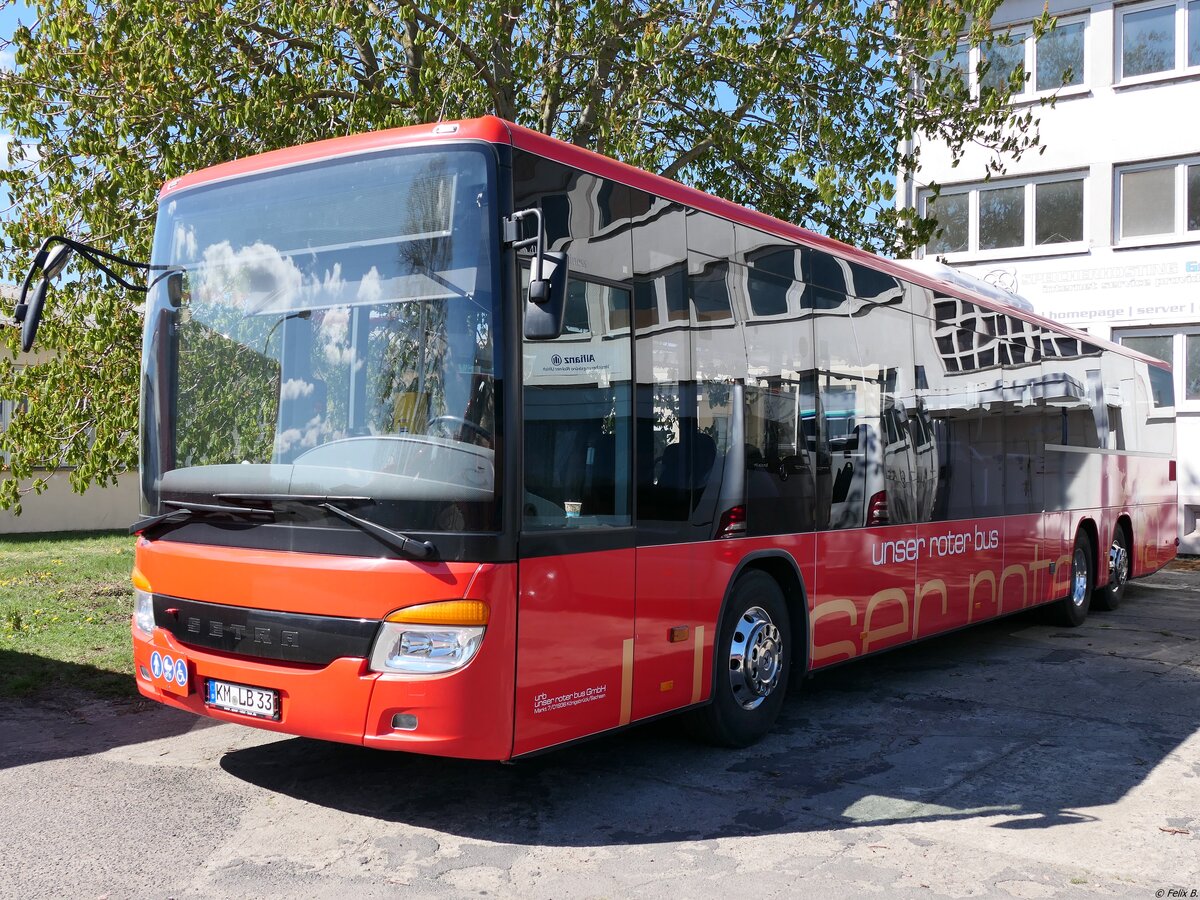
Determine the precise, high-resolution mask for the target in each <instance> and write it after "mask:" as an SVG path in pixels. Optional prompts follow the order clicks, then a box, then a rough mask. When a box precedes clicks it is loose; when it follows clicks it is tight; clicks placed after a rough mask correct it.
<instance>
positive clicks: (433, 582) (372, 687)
mask: <svg viewBox="0 0 1200 900" xmlns="http://www.w3.org/2000/svg"><path fill="white" fill-rule="evenodd" d="M136 565H137V567H138V569H139V570H140V571H141V572H142V573H143V574H144V575H146V577H147V579H148V580H149V582H150V586H151V589H152V590H154V591H155V592H156V593H160V594H169V595H172V596H178V597H184V598H187V599H192V600H200V601H205V602H210V603H226V604H231V605H236V606H248V607H255V608H260V609H273V610H281V611H287V612H298V613H308V614H314V615H330V616H352V617H363V618H378V619H382V618H383V617H384V616H386V615H387V614H388V613H390V612H392V611H394V610H396V609H399V608H403V607H406V606H413V605H416V604H419V603H426V602H430V601H434V600H445V599H457V598H459V597H462V596H464V594H465V595H467V596H470V597H471V598H473V599H478V600H483V601H485V602H487V604H488V606H489V609H490V619H489V623H488V628H487V631H486V632H485V634H484V639H483V643H482V644H481V646H480V649H479V652H478V654H477V655H476V657H475V659H473V660H472V661H471V662H470V663H469V664H468V665H467V666H466V667H465V668H464V669H462V670H460V671H457V672H451V673H448V674H445V675H436V676H400V675H388V676H382V675H380V674H378V673H375V672H370V671H368V670H367V661H366V660H364V659H351V658H344V659H337V660H334V661H333V662H331V663H330V664H329V665H326V666H312V665H300V664H288V663H280V662H277V661H274V660H260V659H248V658H244V657H239V656H235V655H232V654H228V653H221V652H216V651H210V650H204V649H200V648H195V647H189V646H185V645H184V644H182V643H180V642H179V641H177V640H176V639H175V638H174V637H173V636H172V635H170V634H169V633H168V632H166V631H164V630H163V629H161V628H158V629H155V631H154V635H153V636H152V637H151V638H150V639H146V637H145V636H144V635H142V634H141V633H140V632H138V631H136V630H135V631H134V633H133V646H134V660H135V663H136V666H138V667H144V668H146V669H147V670H149V669H150V655H151V654H152V653H153V651H154V650H156V649H157V650H159V651H161V652H164V653H170V654H171V655H172V656H173V657H175V658H180V657H183V658H185V659H186V660H187V661H188V667H189V676H190V677H189V682H190V685H189V686H190V691H189V693H188V695H187V696H182V697H180V696H173V695H172V694H170V693H167V692H165V691H164V690H163V689H161V688H160V687H158V686H156V685H155V684H154V683H151V682H147V681H145V680H143V679H142V678H141V677H140V676H139V677H138V680H137V683H138V689H139V690H140V691H141V692H142V693H143V694H144V695H145V696H147V697H151V698H152V699H155V700H158V701H160V702H162V703H166V704H168V705H170V706H175V707H177V708H180V709H186V710H189V711H190V712H193V713H196V714H197V715H205V716H210V717H212V718H217V719H225V720H228V721H231V722H238V723H241V724H244V725H251V726H254V727H257V728H265V729H267V730H270V731H279V732H284V733H287V734H297V735H303V736H305V737H311V738H318V739H321V740H331V741H342V742H346V743H354V744H362V743H366V744H369V745H371V746H376V747H382V748H385V749H393V750H407V751H410V752H416V753H433V754H437V755H440V756H459V757H468V758H473V759H507V758H508V757H509V755H510V754H511V751H512V696H513V679H514V674H513V654H514V653H515V635H516V566H515V565H513V564H507V565H493V564H484V565H480V564H479V563H426V562H419V561H407V560H388V559H362V558H358V557H339V556H322V555H317V554H304V553H285V552H278V551H265V550H246V549H239V548H226V547H211V546H198V545H191V544H182V543H168V542H163V541H157V542H150V541H146V540H140V541H139V542H138V544H137V549H136ZM468 588H469V591H468ZM206 678H217V679H220V680H223V681H231V682H234V683H237V684H245V685H250V686H253V687H262V688H269V689H272V690H277V691H279V693H280V702H281V718H280V721H278V722H273V721H270V720H265V719H255V718H250V717H247V716H242V715H238V714H236V713H227V712H222V711H220V710H216V709H212V708H210V707H208V706H206V705H205V704H204V700H203V694H202V691H203V682H204V679H206ZM397 712H404V713H409V714H412V715H416V716H417V719H418V727H417V729H416V730H415V731H396V730H394V729H393V728H392V727H391V721H392V716H393V715H394V714H395V713H397Z"/></svg>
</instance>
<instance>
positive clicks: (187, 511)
mask: <svg viewBox="0 0 1200 900" xmlns="http://www.w3.org/2000/svg"><path fill="white" fill-rule="evenodd" d="M163 506H172V507H174V509H172V510H171V511H170V512H166V513H162V514H161V515H157V516H148V517H147V518H145V519H138V520H137V521H136V522H134V523H133V524H132V525H130V526H129V533H130V534H143V533H145V532H146V531H149V530H150V529H151V528H156V527H157V526H159V525H182V524H183V523H184V522H186V521H187V520H188V519H191V518H193V517H195V516H232V517H234V518H245V519H253V518H259V517H261V518H266V519H274V518H275V511H274V510H271V509H262V508H259V507H253V506H225V505H224V504H220V503H184V502H182V501H180V500H164V501H163Z"/></svg>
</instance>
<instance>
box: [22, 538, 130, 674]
mask: <svg viewBox="0 0 1200 900" xmlns="http://www.w3.org/2000/svg"><path fill="white" fill-rule="evenodd" d="M133 543H134V538H132V537H130V536H129V535H128V534H125V533H123V532H115V533H114V532H104V533H92V534H45V535H18V536H11V537H3V538H0V696H2V697H21V696H30V695H33V694H37V693H41V692H52V691H53V690H54V689H55V688H56V687H67V686H69V687H72V688H85V689H87V690H91V691H93V692H95V693H99V694H102V695H105V696H110V697H132V696H135V695H136V692H137V689H136V688H135V687H134V683H133V652H132V648H131V644H130V636H129V618H130V614H131V612H132V607H133V589H132V587H131V586H130V583H129V572H130V570H131V569H132V568H133Z"/></svg>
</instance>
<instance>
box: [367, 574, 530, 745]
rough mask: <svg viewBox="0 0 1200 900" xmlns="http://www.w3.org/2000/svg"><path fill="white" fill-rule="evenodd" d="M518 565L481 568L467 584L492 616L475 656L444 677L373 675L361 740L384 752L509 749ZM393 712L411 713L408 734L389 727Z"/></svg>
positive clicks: (511, 726) (474, 596) (511, 723)
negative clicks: (413, 720)
mask: <svg viewBox="0 0 1200 900" xmlns="http://www.w3.org/2000/svg"><path fill="white" fill-rule="evenodd" d="M516 592H517V567H516V566H515V565H512V564H507V565H485V566H483V567H481V569H480V572H479V577H477V578H476V579H475V582H474V583H473V584H472V585H471V591H470V595H471V597H473V598H479V599H484V600H487V601H488V605H489V607H490V608H491V618H490V619H489V621H488V626H487V631H486V632H485V634H484V638H483V643H482V644H481V645H480V648H479V653H478V654H477V655H476V657H475V659H473V660H471V662H470V663H468V664H467V667H466V668H465V669H463V670H462V671H459V672H451V673H449V674H447V675H437V676H428V677H426V676H417V675H379V676H378V677H377V678H376V679H375V682H374V689H373V691H372V693H371V702H370V709H369V711H368V713H367V716H366V724H365V734H364V738H363V743H365V744H366V745H367V746H368V747H377V748H380V749H383V750H405V751H408V752H410V753H432V754H436V755H438V756H457V757H463V758H467V759H508V757H509V756H510V755H511V753H512V730H513V687H514V680H515V677H516V674H515V669H514V655H515V654H516V634H517V627H516V626H517V604H516ZM397 713H403V714H407V715H414V716H416V717H417V723H418V725H417V728H416V730H414V731H397V730H395V729H394V728H392V717H393V716H395V715H396V714H397Z"/></svg>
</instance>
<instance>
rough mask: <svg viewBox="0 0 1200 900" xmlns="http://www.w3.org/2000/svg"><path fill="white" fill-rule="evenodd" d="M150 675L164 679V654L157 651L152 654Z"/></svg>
mask: <svg viewBox="0 0 1200 900" xmlns="http://www.w3.org/2000/svg"><path fill="white" fill-rule="evenodd" d="M150 674H151V675H153V676H154V677H155V678H162V654H161V653H159V652H158V651H157V650H155V651H154V652H153V653H151V654H150Z"/></svg>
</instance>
